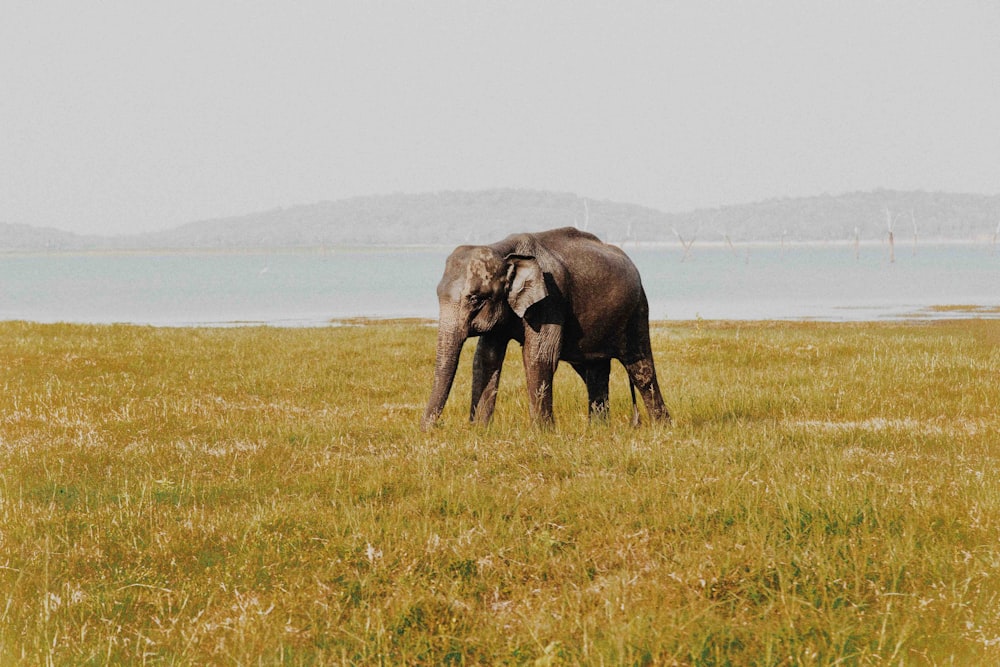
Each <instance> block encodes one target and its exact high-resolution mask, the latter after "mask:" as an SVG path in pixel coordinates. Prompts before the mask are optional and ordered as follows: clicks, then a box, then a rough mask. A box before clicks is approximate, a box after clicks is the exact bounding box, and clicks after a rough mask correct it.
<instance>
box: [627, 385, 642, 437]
mask: <svg viewBox="0 0 1000 667" xmlns="http://www.w3.org/2000/svg"><path fill="white" fill-rule="evenodd" d="M628 389H629V391H630V392H632V426H638V425H639V406H638V405H636V403H635V383H634V382H632V378H629V380H628Z"/></svg>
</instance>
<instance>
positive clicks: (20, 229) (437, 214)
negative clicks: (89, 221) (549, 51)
mask: <svg viewBox="0 0 1000 667" xmlns="http://www.w3.org/2000/svg"><path fill="white" fill-rule="evenodd" d="M890 220H891V221H892V225H893V227H894V231H895V233H896V235H897V236H899V237H906V238H912V236H913V233H914V229H916V232H917V235H918V236H919V238H920V239H924V240H932V239H947V240H962V241H975V240H990V239H992V238H993V237H994V234H995V233H996V232H997V231H998V225H1000V196H984V195H967V194H946V193H933V192H899V191H891V190H877V191H874V192H857V193H849V194H843V195H836V196H833V195H822V196H816V197H802V198H789V199H772V200H768V201H763V202H758V203H754V204H744V205H739V206H727V207H722V208H715V209H701V210H696V211H691V212H687V213H664V212H662V211H658V210H655V209H651V208H646V207H643V206H637V205H633V204H622V203H617V202H611V201H601V200H594V199H588V198H583V197H579V196H577V195H574V194H565V193H554V192H542V191H531V190H486V191H477V192H439V193H431V194H417V195H403V194H397V195H386V196H374V197H358V198H353V199H344V200H340V201H333V202H321V203H317V204H308V205H303V206H294V207H290V208H282V209H276V210H271V211H263V212H260V213H254V214H250V215H244V216H238V217H232V218H224V219H217V220H203V221H199V222H192V223H189V224H186V225H182V226H180V227H176V228H173V229H169V230H166V231H162V232H157V233H151V234H140V235H132V236H117V237H95V236H78V235H74V234H70V233H67V232H60V231H58V230H53V229H37V228H32V227H26V226H23V225H12V224H2V223H0V251H10V250H60V249H63V250H85V249H96V250H100V249H123V250H124V249H244V248H296V247H301V248H315V247H324V246H325V247H330V246H336V245H411V244H417V245H431V244H434V245H437V244H440V245H457V244H460V243H479V242H490V241H494V240H498V239H500V238H502V237H503V236H505V235H506V234H509V233H512V232H516V231H535V230H541V229H548V228H552V227H563V226H576V227H579V228H581V229H587V230H589V231H591V232H594V233H595V234H597V235H598V236H600V237H602V238H603V239H605V240H608V241H611V242H618V243H621V242H625V241H632V242H664V241H672V242H676V241H677V239H678V237H683V238H684V239H685V240H686V241H690V240H692V239H697V240H698V241H701V242H704V241H717V242H722V241H725V240H727V239H728V240H730V241H732V242H733V243H737V242H748V241H757V242H778V241H782V240H784V241H838V240H842V241H849V240H854V239H855V238H860V239H861V240H880V239H884V238H885V237H886V235H887V233H888V228H889V221H890Z"/></svg>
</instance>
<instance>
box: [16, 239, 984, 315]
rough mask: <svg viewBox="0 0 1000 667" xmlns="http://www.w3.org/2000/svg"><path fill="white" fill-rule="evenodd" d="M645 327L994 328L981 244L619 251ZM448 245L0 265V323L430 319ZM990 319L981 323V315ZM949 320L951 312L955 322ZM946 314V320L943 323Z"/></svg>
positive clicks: (26, 258) (66, 258) (26, 260)
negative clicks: (757, 323) (642, 305)
mask: <svg viewBox="0 0 1000 667" xmlns="http://www.w3.org/2000/svg"><path fill="white" fill-rule="evenodd" d="M625 250H626V252H628V254H629V255H630V256H631V257H632V258H633V260H634V261H635V263H636V265H637V266H638V267H639V270H640V272H641V274H642V278H643V284H644V285H645V287H646V292H647V294H648V297H649V301H650V315H651V317H652V318H653V319H671V320H686V319H695V318H698V317H701V318H705V319H723V318H724V319H820V320H878V319H893V318H896V319H898V318H906V317H913V316H932V315H933V313H932V312H931V311H928V310H927V309H929V308H931V307H933V306H941V305H956V304H961V305H975V306H982V307H984V308H985V309H987V312H986V313H982V314H980V315H978V316H991V317H1000V313H998V312H995V311H996V310H997V306H1000V253H994V252H993V249H992V248H991V247H990V246H989V245H988V244H937V245H930V244H923V245H920V246H919V247H917V249H916V253H915V254H914V253H913V252H912V249H911V248H910V247H908V246H906V247H904V246H897V250H896V261H895V262H894V263H890V262H889V258H888V249H887V246H885V245H884V244H882V245H877V244H876V245H867V246H862V247H861V248H860V253H859V256H858V257H856V256H855V248H854V247H853V246H850V245H790V246H785V247H778V246H754V245H745V246H739V245H738V246H736V247H735V248H729V247H723V246H707V245H705V246H702V247H699V246H698V245H697V244H695V245H694V246H693V247H692V249H691V253H690V255H689V256H687V257H686V258H685V257H684V254H683V252H682V250H681V248H680V246H664V247H631V246H626V248H625ZM448 252H449V249H447V248H434V249H400V250H375V249H366V250H335V251H328V252H324V253H319V252H316V253H307V252H300V253H293V252H288V253H282V252H275V253H258V254H205V253H192V254H181V253H173V254H148V255H138V254H131V255H130V254H121V255H113V254H112V255H85V254H81V255H59V254H53V255H6V256H0V319H2V320H13V319H17V320H31V321H37V322H55V321H67V322H85V323H108V322H128V323H139V324H154V325H168V326H172V325H195V324H196V325H233V324H251V323H253V324H256V323H264V324H270V325H275V326H309V325H319V324H327V323H329V322H330V321H331V320H336V319H342V318H352V317H376V318H385V317H426V318H436V317H437V301H436V297H435V294H434V288H435V286H436V285H437V282H438V280H439V279H440V277H441V272H442V271H443V268H444V260H445V257H446V256H447V255H448ZM990 308H992V309H993V310H994V312H988V309H990ZM960 315H961V314H960ZM951 316H955V315H954V314H952V315H951Z"/></svg>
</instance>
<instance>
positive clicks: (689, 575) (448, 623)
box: [0, 320, 1000, 665]
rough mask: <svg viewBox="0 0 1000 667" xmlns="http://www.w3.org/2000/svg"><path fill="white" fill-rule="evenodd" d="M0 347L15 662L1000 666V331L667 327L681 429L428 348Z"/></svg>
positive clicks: (271, 333) (39, 338)
mask: <svg viewBox="0 0 1000 667" xmlns="http://www.w3.org/2000/svg"><path fill="white" fill-rule="evenodd" d="M352 324H354V325H355V326H339V327H330V328H322V329H273V328H235V329H161V328H148V327H131V326H76V325H36V324H25V323H16V322H15V323H0V388H2V392H0V664H15V663H26V664H41V663H46V662H48V663H52V664H88V663H93V664H105V663H108V662H111V663H146V662H151V663H167V664H227V663H232V664H251V663H253V664H256V663H288V664H300V663H307V664H457V665H461V664H483V663H490V664H492V663H509V664H526V663H527V664H594V665H599V664H703V665H726V664H754V665H787V664H840V663H847V664H990V663H996V662H998V661H1000V481H998V477H997V475H996V469H997V467H998V463H1000V461H998V457H1000V416H998V414H1000V411H998V407H1000V382H998V378H1000V322H995V321H985V320H984V321H980V320H969V321H962V322H935V323H920V324H912V323H902V324H900V323H896V324H873V323H866V324H824V323H719V322H692V323H680V324H669V323H655V324H654V326H653V331H652V335H653V345H654V353H655V355H656V361H657V365H658V370H659V374H660V378H661V385H662V386H663V388H664V394H665V399H666V401H667V404H668V406H669V407H670V408H671V412H672V414H673V416H674V424H673V425H672V426H670V427H662V426H650V425H648V424H647V425H645V426H643V427H641V428H638V429H633V428H630V427H629V418H630V413H631V407H630V404H629V399H628V388H627V381H626V378H625V374H624V372H623V371H622V369H621V368H620V367H619V366H615V368H614V372H613V375H612V417H611V420H610V422H609V423H608V424H595V425H591V424H588V423H587V421H586V392H585V389H584V387H583V384H582V382H580V381H579V379H578V378H577V376H576V375H575V373H573V372H571V371H569V370H567V369H565V368H564V369H562V370H561V371H560V372H559V373H558V374H557V377H556V387H555V404H556V420H557V426H556V428H555V429H553V430H550V431H543V430H536V429H533V428H531V427H530V426H529V424H528V417H527V399H526V396H525V395H524V381H523V373H522V371H521V369H520V360H519V356H520V355H519V353H515V350H513V349H512V350H511V354H510V355H509V357H508V362H507V366H506V368H505V370H504V380H503V386H502V387H501V393H500V396H499V400H498V404H497V411H496V419H495V421H494V423H493V424H492V425H491V426H490V427H488V428H476V427H472V426H470V425H469V424H468V423H467V414H468V396H469V392H470V387H469V384H470V366H471V352H472V349H471V348H472V346H471V345H470V346H468V348H469V349H467V350H466V353H465V354H464V355H463V361H462V366H461V368H460V370H459V375H458V379H457V380H456V383H455V388H454V389H453V394H452V399H451V401H450V402H449V404H448V406H447V408H446V410H445V413H444V415H443V416H442V420H441V425H440V427H438V428H436V429H434V430H433V431H431V432H429V433H422V432H421V431H420V430H419V428H418V423H419V418H420V415H421V413H422V410H423V407H424V402H425V401H426V399H427V394H428V392H429V389H430V381H431V372H432V368H433V363H434V359H433V356H434V336H435V330H434V328H433V327H429V326H427V325H426V324H424V323H421V322H409V321H395V322H354V323H352Z"/></svg>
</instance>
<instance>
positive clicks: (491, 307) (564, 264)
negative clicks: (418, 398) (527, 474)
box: [421, 227, 670, 431]
mask: <svg viewBox="0 0 1000 667" xmlns="http://www.w3.org/2000/svg"><path fill="white" fill-rule="evenodd" d="M437 296H438V303H439V306H440V318H439V321H438V333H437V349H436V360H435V366H434V382H433V387H432V389H431V394H430V399H429V400H428V402H427V408H426V410H425V411H424V415H423V419H422V421H421V426H422V428H423V429H424V430H425V431H426V430H428V429H429V428H431V427H432V426H433V425H434V424H435V423H436V422H437V420H438V418H439V417H440V415H441V412H442V410H443V409H444V405H445V403H446V402H447V400H448V394H449V393H450V392H451V387H452V383H453V381H454V379H455V373H456V370H457V368H458V360H459V355H460V353H461V351H462V346H463V345H464V344H465V341H466V339H468V338H470V337H477V336H478V337H479V342H478V344H477V346H476V353H475V357H474V358H473V370H472V404H471V408H470V412H469V420H470V421H471V422H473V423H480V424H488V423H489V422H490V420H491V419H492V417H493V410H494V407H495V405H496V397H497V389H498V387H499V384H500V371H501V367H502V366H503V361H504V356H505V355H506V352H507V345H508V343H509V342H510V341H511V340H516V341H517V342H518V343H520V344H521V346H522V357H523V361H524V370H525V375H526V378H527V385H528V386H527V388H528V398H529V400H528V406H529V413H530V416H531V420H532V422H533V423H537V424H541V425H552V424H553V423H554V418H553V413H552V379H553V376H554V374H555V371H556V367H557V366H558V364H559V361H560V360H562V361H565V362H567V363H569V364H570V365H571V366H572V367H573V368H574V369H575V370H576V372H577V373H578V374H579V375H580V377H581V378H582V379H583V381H584V383H585V384H586V386H587V396H588V401H589V405H588V417H589V418H590V419H591V420H594V419H606V418H607V416H608V405H609V403H608V379H609V376H610V373H611V360H612V359H617V360H618V361H620V362H621V363H622V364H623V365H624V366H625V369H626V371H627V373H628V378H629V382H630V389H631V391H632V404H633V423H635V424H638V421H639V413H638V409H637V407H636V405H635V400H636V399H635V390H636V389H638V390H639V393H640V395H641V396H642V399H643V403H645V406H646V412H647V413H648V415H649V416H650V418H651V419H653V420H658V421H665V422H669V421H670V413H669V412H668V411H667V407H666V405H665V404H664V402H663V397H662V395H661V394H660V387H659V384H658V383H657V379H656V367H655V366H654V364H653V352H652V348H651V345H650V337H649V304H648V302H647V300H646V293H645V291H644V290H643V287H642V282H641V280H640V278H639V271H638V269H636V267H635V265H634V264H633V263H632V260H631V259H629V257H628V256H627V255H626V254H625V253H624V252H623V251H622V250H621V249H620V248H618V247H616V246H612V245H608V244H606V243H604V242H602V241H601V240H600V239H599V238H597V237H596V236H594V235H593V234H590V233H588V232H584V231H581V230H578V229H575V228H573V227H565V228H562V229H553V230H549V231H544V232H538V233H524V234H513V235H511V236H508V237H507V238H505V239H504V240H502V241H499V242H497V243H493V244H490V245H475V246H473V245H462V246H459V247H457V248H455V250H454V251H453V252H452V253H451V255H450V256H449V257H448V259H447V261H446V263H445V269H444V275H443V277H442V278H441V281H440V283H439V284H438V286H437Z"/></svg>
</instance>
